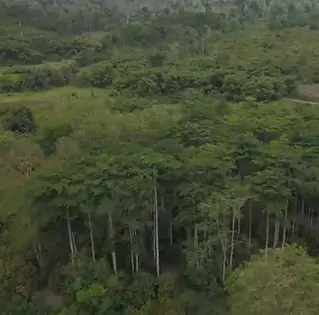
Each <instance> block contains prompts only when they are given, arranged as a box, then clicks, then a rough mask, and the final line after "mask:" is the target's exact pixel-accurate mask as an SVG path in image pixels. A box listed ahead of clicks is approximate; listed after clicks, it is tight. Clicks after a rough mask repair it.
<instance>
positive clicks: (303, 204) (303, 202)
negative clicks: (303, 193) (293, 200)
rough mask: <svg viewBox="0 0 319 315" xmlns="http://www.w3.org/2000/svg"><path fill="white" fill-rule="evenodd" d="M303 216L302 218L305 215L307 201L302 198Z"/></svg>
mask: <svg viewBox="0 0 319 315" xmlns="http://www.w3.org/2000/svg"><path fill="white" fill-rule="evenodd" d="M301 215H302V217H303V216H304V215H305V199H304V198H302V201H301Z"/></svg>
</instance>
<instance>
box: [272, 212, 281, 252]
mask: <svg viewBox="0 0 319 315" xmlns="http://www.w3.org/2000/svg"><path fill="white" fill-rule="evenodd" d="M279 230H280V222H279V218H278V216H276V221H275V230H274V242H273V246H272V247H273V248H276V247H277V244H278V241H279Z"/></svg>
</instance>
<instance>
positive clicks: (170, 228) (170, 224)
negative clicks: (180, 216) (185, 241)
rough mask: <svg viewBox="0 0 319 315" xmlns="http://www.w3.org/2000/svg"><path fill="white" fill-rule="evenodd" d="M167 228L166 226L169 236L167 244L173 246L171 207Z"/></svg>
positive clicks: (170, 208)
mask: <svg viewBox="0 0 319 315" xmlns="http://www.w3.org/2000/svg"><path fill="white" fill-rule="evenodd" d="M168 215H169V226H168V234H169V244H170V246H173V209H172V206H170V207H169V214H168Z"/></svg>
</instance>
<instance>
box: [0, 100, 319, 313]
mask: <svg viewBox="0 0 319 315" xmlns="http://www.w3.org/2000/svg"><path fill="white" fill-rule="evenodd" d="M93 99H94V97H92V100H93ZM184 102H185V104H184V105H182V104H183V103H184ZM199 104H200V106H199ZM278 105H279V103H270V104H261V103H255V102H251V101H247V102H245V103H241V104H240V105H239V104H237V105H229V104H227V103H225V102H220V101H212V100H210V101H209V100H207V99H206V97H202V96H200V95H197V94H195V95H193V94H189V95H187V96H186V97H185V100H183V101H182V102H181V105H180V107H178V108H179V109H178V110H177V109H176V110H177V111H176V110H175V112H174V111H173V112H171V111H168V110H167V109H165V107H164V108H162V107H158V108H157V109H156V108H154V109H145V110H142V111H140V112H136V113H135V114H133V116H132V114H125V115H123V114H108V115H104V116H103V115H102V117H103V119H100V115H101V114H102V112H98V113H96V115H97V116H95V118H94V119H95V120H94V121H92V120H90V121H89V122H88V121H87V120H86V118H85V117H84V118H82V120H81V121H80V122H81V123H79V121H77V122H74V124H73V125H72V121H70V123H71V125H70V126H69V127H68V126H63V125H58V126H55V127H53V126H51V127H49V126H47V127H45V128H44V129H43V128H42V129H41V124H40V122H39V123H38V124H36V123H35V122H34V121H33V120H34V119H35V118H34V117H33V116H32V115H31V114H30V112H29V111H27V110H26V109H24V110H23V109H19V110H18V109H17V110H14V111H11V112H8V111H6V112H5V114H4V118H5V119H4V127H5V128H6V129H7V130H10V128H11V130H12V131H13V132H14V133H16V134H17V133H19V134H20V136H14V135H10V133H7V134H3V140H2V148H3V150H2V158H1V160H2V161H3V162H2V171H3V176H4V177H3V181H2V203H1V204H2V215H1V222H2V237H1V241H2V243H3V245H4V247H3V248H2V252H1V264H2V266H5V267H4V269H3V270H2V272H3V273H2V274H1V279H2V280H1V281H2V283H3V285H2V287H1V290H2V292H1V294H2V296H3V297H4V300H3V302H5V303H4V305H5V306H6V307H7V308H8V310H10V308H12V307H13V306H12V304H10V303H9V302H8V301H9V300H10V296H11V295H12V292H15V295H18V296H19V295H22V296H24V301H25V302H24V303H29V302H27V301H28V300H27V298H28V297H30V296H32V294H33V293H34V292H36V291H37V290H39V288H46V290H48V288H50V290H58V292H60V294H61V293H63V297H64V301H63V304H62V305H63V306H64V310H63V311H62V313H61V314H65V313H67V314H80V313H79V312H80V311H81V312H82V313H81V314H92V313H98V312H100V313H101V314H106V313H107V312H111V310H112V312H118V313H123V312H133V314H135V313H136V312H137V313H138V314H152V312H153V311H152V309H153V308H154V307H155V309H157V308H158V310H157V311H156V314H157V312H160V311H159V310H161V309H166V308H168V309H169V310H171V311H173V310H175V312H176V314H180V313H185V314H193V313H194V312H195V313H196V314H197V313H199V314H202V312H203V313H205V312H212V311H213V308H214V307H217V306H218V305H219V304H218V303H220V302H219V301H220V298H221V296H220V294H221V292H220V290H221V289H222V288H223V286H224V285H226V284H227V283H228V277H229V275H231V274H232V271H233V269H234V268H236V266H238V265H240V264H241V263H242V262H244V261H245V260H248V259H249V258H250V255H252V254H254V253H257V252H258V251H259V249H263V254H262V255H263V257H265V258H264V259H266V261H264V260H263V259H262V261H264V262H263V263H260V264H261V265H262V266H263V265H264V264H268V256H270V257H272V255H275V252H274V253H273V252H272V251H271V248H278V247H279V248H281V247H284V246H285V245H286V243H287V242H288V243H290V242H301V243H302V244H307V245H308V246H309V248H310V250H311V251H312V252H313V253H315V251H316V248H317V246H318V245H317V237H318V233H319V232H318V231H319V226H318V223H319V220H318V218H319V215H318V209H317V207H316V204H317V203H316V198H317V191H316V187H317V177H318V174H319V173H318V169H319V168H318V167H319V165H318V164H317V161H318V157H317V152H318V150H319V148H318V143H317V141H316V137H317V136H316V135H317V131H316V130H317V128H316V126H317V120H318V117H319V116H318V115H319V112H318V109H317V108H316V107H315V106H310V105H309V106H305V107H303V108H300V107H299V105H295V106H293V105H292V104H290V103H287V104H286V105H285V103H282V104H280V106H278ZM93 110H94V109H93ZM75 111H77V109H75ZM105 113H107V112H105ZM61 115H63V112H62V113H61ZM78 115H81V113H78ZM19 117H21V121H20V124H18V123H17V119H18V118H19ZM14 119H15V120H14ZM12 121H14V122H15V123H14V124H13V123H12ZM10 122H11V124H10ZM92 123H93V125H92ZM26 126H29V127H28V128H26ZM35 131H36V134H35V135H34V136H33V135H32V133H34V132H35ZM30 132H31V134H30ZM28 134H29V136H28ZM48 148H50V149H49V150H48ZM17 228H18V229H22V230H23V235H20V233H19V232H18V230H17ZM271 260H272V258H271V259H270V261H271ZM276 262H277V259H275V262H274V263H276ZM22 267H23V268H22ZM105 268H106V269H105ZM245 268H250V267H245ZM256 268H261V269H262V267H260V266H259V265H257V267H256ZM268 268H273V267H272V265H271V264H270V265H269V267H268ZM274 268H277V267H274ZM258 270H259V269H258ZM145 272H147V273H145ZM247 272H248V271H247ZM251 272H259V271H251ZM278 272H279V271H278ZM305 272H312V271H307V270H306V271H305ZM111 274H113V275H114V276H111ZM152 274H153V275H152ZM156 275H157V276H158V279H157V280H156V278H154V277H156ZM163 277H164V280H163ZM167 277H168V279H167ZM176 277H177V278H179V279H180V280H179V281H181V282H176V280H175V279H176ZM247 277H248V276H247ZM165 279H166V280H165ZM249 279H250V280H247V281H248V283H247V284H245V283H244V284H242V282H241V280H238V281H239V282H240V285H244V286H245V288H246V289H247V290H252V288H251V284H250V283H249V281H253V280H252V279H260V278H259V277H255V276H252V278H249ZM263 279H264V281H265V282H267V279H268V278H267V277H265V278H263ZM158 281H159V282H158ZM161 281H165V282H164V283H165V284H163V283H162V282H161ZM260 281H262V279H261V280H260ZM300 281H301V280H300ZM161 285H164V287H163V288H161ZM256 285H257V284H256ZM283 285H284V284H283ZM136 286H137V287H136ZM140 286H141V287H140ZM167 286H168V287H167ZM131 290H133V291H131ZM161 290H164V292H162V291H161ZM185 290H186V291H185ZM265 290H266V289H265ZM286 290H287V289H286ZM112 292H113V293H112ZM159 292H162V293H161V294H163V295H164V297H160V293H159ZM241 292H242V291H240V290H238V291H237V290H236V293H235V295H234V300H235V299H237V301H239V302H240V301H242V299H241V298H236V296H237V294H241ZM267 292H268V291H267ZM316 292H317V291H316ZM185 294H188V295H187V297H185ZM249 297H250V298H251V299H253V298H254V297H253V295H249V296H248V297H247V298H249ZM16 298H17V297H16V296H14V297H13V300H12V303H13V304H14V303H16V300H15V299H16ZM55 298H56V299H57V297H55ZM59 298H61V296H59ZM20 299H21V297H20ZM39 299H40V300H41V297H39ZM43 299H44V298H42V300H41V301H42V302H43ZM132 299H133V300H132ZM185 299H190V302H189V303H190V304H187V303H186V301H185ZM156 301H157V302H156ZM170 301H171V302H170ZM211 301H214V303H212V302H211ZM197 302H198V303H200V304H198V303H197ZM239 302H238V303H239ZM34 303H35V305H37V302H33V304H32V305H33V306H32V307H35V306H34ZM61 303H62V302H61ZM154 303H155V304H154ZM156 303H159V304H156ZM171 303H172V304H171ZM233 303H234V302H233ZM271 303H272V300H271V299H269V302H268V304H267V303H266V306H264V307H265V308H267V307H270V305H271ZM167 304H168V305H167ZM23 305H24V304H23ZM25 307H26V306H25ZM28 307H31V306H28ZM233 307H234V309H235V308H236V304H235V303H234V306H233ZM246 307H247V306H246ZM281 307H282V305H280V309H281ZM309 307H310V306H309ZM311 307H312V306H311ZM4 309H6V308H4ZM40 309H41V308H40ZM24 310H25V309H24ZM29 312H31V310H30V311H29ZM234 312H235V311H234ZM164 313H165V312H164ZM14 314H20V313H14ZM30 314H33V313H32V312H31V313H30ZM158 314H160V313H158ZM174 314H175V313H174ZM205 314H206V313H205ZM234 314H238V313H234ZM251 314H255V313H254V312H252V313H251ZM265 314H268V313H265ZM287 314H288V313H287Z"/></svg>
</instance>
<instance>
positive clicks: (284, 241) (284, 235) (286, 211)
mask: <svg viewBox="0 0 319 315" xmlns="http://www.w3.org/2000/svg"><path fill="white" fill-rule="evenodd" d="M288 205H289V201H288V199H287V201H286V205H285V222H284V228H283V232H282V246H281V247H282V248H284V247H285V245H286V233H287V226H286V225H287V220H288Z"/></svg>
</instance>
